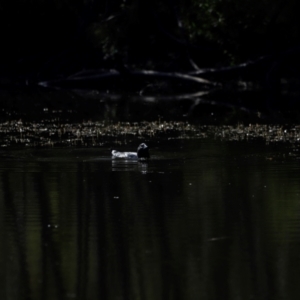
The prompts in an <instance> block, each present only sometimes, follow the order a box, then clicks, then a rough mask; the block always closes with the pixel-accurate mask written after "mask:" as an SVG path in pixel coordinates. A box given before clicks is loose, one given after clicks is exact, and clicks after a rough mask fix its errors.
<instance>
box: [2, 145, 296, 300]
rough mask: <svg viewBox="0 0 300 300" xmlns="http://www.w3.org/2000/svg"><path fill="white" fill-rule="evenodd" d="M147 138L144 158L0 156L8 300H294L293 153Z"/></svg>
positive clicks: (91, 153) (70, 153) (79, 152)
mask: <svg viewBox="0 0 300 300" xmlns="http://www.w3.org/2000/svg"><path fill="white" fill-rule="evenodd" d="M152 146H153V147H152V148H151V151H152V152H151V154H152V155H153V159H151V160H150V161H149V163H138V162H135V161H122V160H112V159H111V158H110V151H109V148H105V149H100V150H99V149H94V148H89V149H70V150H66V149H51V150H46V149H41V150H39V149H29V150H27V151H25V152H23V156H19V155H18V151H15V152H14V150H12V151H10V152H9V155H10V156H6V157H4V156H3V155H4V154H3V153H2V154H1V155H2V159H1V160H0V208H1V209H0V224H1V226H0V242H1V245H2V246H1V255H0V263H1V268H0V270H1V271H0V275H1V279H2V280H1V281H0V290H1V291H2V293H3V295H4V297H2V299H12V300H13V299H141V298H143V299H299V290H298V287H297V286H298V282H299V279H300V275H299V272H298V270H299V267H300V265H299V259H298V256H299V254H298V253H299V250H300V249H299V246H300V243H299V241H300V225H299V222H298V219H299V212H300V210H299V195H300V187H299V179H300V165H299V160H298V159H297V157H292V158H289V157H288V153H289V152H290V149H289V148H285V146H283V145H281V146H280V145H273V146H272V145H269V146H268V145H266V144H265V143H261V142H239V143H237V142H225V141H223V142H222V141H212V140H180V141H178V140H177V141H169V142H168V143H159V141H156V143H155V142H153V145H152ZM5 153H6V155H8V153H7V152H5Z"/></svg>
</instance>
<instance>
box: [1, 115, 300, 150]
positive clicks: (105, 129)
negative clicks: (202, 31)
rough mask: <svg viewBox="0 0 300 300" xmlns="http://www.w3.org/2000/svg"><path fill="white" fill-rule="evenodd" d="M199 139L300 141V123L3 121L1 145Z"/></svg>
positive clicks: (38, 145)
mask: <svg viewBox="0 0 300 300" xmlns="http://www.w3.org/2000/svg"><path fill="white" fill-rule="evenodd" d="M152 138H164V139H199V138H216V139H224V140H228V141H240V140H255V139H260V140H264V141H265V142H266V143H272V142H292V143H299V142H300V125H297V126H293V127H286V128H285V127H284V126H282V125H258V124H257V125H251V124H250V125H248V126H244V125H241V124H238V125H236V126H204V125H194V124H190V123H188V122H161V121H156V122H118V123H110V122H91V121H88V122H82V123H65V124H60V123H57V122H41V123H34V122H28V123H26V122H22V121H21V120H19V121H9V122H5V123H1V124H0V146H1V147H12V146H28V147H53V146H102V145H105V144H107V143H112V142H113V143H116V144H122V143H126V142H128V141H129V140H132V139H143V140H145V139H146V140H149V139H152Z"/></svg>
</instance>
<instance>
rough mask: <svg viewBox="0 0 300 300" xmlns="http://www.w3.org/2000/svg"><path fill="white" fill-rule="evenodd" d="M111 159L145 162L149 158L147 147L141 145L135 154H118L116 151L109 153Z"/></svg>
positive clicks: (143, 144)
mask: <svg viewBox="0 0 300 300" xmlns="http://www.w3.org/2000/svg"><path fill="white" fill-rule="evenodd" d="M111 154H112V157H113V158H128V159H140V160H147V159H149V158H150V154H149V147H148V146H147V145H146V144H145V143H142V144H140V145H139V146H138V148H137V152H119V151H116V150H112V151H111Z"/></svg>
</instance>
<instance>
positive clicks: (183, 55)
mask: <svg viewBox="0 0 300 300" xmlns="http://www.w3.org/2000/svg"><path fill="white" fill-rule="evenodd" d="M296 7H297V2H296V1H295V0H289V1H281V0H275V1H270V0H264V1H259V0H254V1H253V0H245V1H243V2H242V3H240V2H237V1H235V0H202V1H196V0H188V1H183V0H172V1H161V0H154V1H149V0H145V1H139V0H132V1H125V0H114V1H106V2H101V1H100V2H99V1H96V0H88V1H86V0H81V1H76V2H74V1H71V0H66V1H63V2H62V1H59V0H55V1H47V0H33V1H30V2H28V1H24V0H18V1H14V2H11V1H8V0H4V1H2V2H1V4H0V24H1V26H0V33H1V40H2V45H5V47H2V54H3V55H2V58H1V59H0V64H1V66H2V68H1V69H2V72H4V71H5V70H6V71H7V72H15V71H18V72H19V75H20V74H21V73H22V72H24V73H26V76H27V77H31V76H32V77H42V76H46V77H47V78H49V76H51V75H52V76H59V75H63V74H71V73H73V72H76V71H79V70H81V69H83V68H96V67H105V68H111V67H115V68H120V69H122V67H123V66H124V65H126V64H127V65H128V66H130V67H132V68H141V69H160V70H162V69H163V70H176V71H178V70H185V71H192V70H198V68H204V67H206V68H207V67H210V68H211V67H218V66H229V65H237V64H240V63H242V62H246V61H249V60H255V59H257V58H259V57H261V56H269V55H270V56H272V58H273V61H274V62H276V63H277V64H281V63H282V62H283V60H286V61H288V60H292V61H293V62H295V61H297V62H298V63H299V59H298V58H297V57H298V56H299V55H298V54H299V38H300V25H299V22H298V13H297V9H296ZM291 56H292V57H291ZM5 67H6V68H5ZM274 67H276V66H274ZM289 67H291V65H289ZM293 71H295V70H292V69H290V70H289V72H293ZM2 76H3V75H2ZM27 79H28V78H27Z"/></svg>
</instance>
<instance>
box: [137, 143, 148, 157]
mask: <svg viewBox="0 0 300 300" xmlns="http://www.w3.org/2000/svg"><path fill="white" fill-rule="evenodd" d="M137 156H138V158H147V159H148V158H150V153H149V147H148V146H147V145H146V144H145V143H142V144H140V145H139V146H138V148H137Z"/></svg>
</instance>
